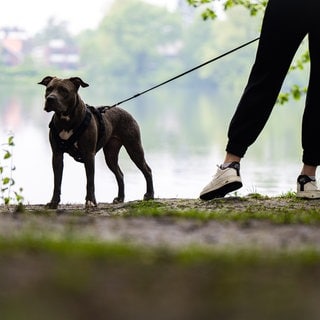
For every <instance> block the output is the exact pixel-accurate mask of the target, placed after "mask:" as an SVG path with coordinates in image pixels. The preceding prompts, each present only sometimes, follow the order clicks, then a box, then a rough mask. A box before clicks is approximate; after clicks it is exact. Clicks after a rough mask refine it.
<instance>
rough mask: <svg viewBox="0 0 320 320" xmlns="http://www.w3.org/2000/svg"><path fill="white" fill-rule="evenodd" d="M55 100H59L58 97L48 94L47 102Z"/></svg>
mask: <svg viewBox="0 0 320 320" xmlns="http://www.w3.org/2000/svg"><path fill="white" fill-rule="evenodd" d="M55 101H57V97H56V96H54V95H49V96H47V102H48V103H54V102H55Z"/></svg>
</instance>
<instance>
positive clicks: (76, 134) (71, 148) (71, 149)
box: [49, 105, 108, 163]
mask: <svg viewBox="0 0 320 320" xmlns="http://www.w3.org/2000/svg"><path fill="white" fill-rule="evenodd" d="M86 106H87V108H86V115H85V117H84V119H83V120H82V122H81V123H80V125H79V126H78V127H77V128H75V129H74V130H73V134H72V135H71V136H70V137H69V138H68V139H66V140H65V139H61V138H60V136H59V132H58V130H57V128H56V126H55V125H54V122H53V118H54V115H53V117H52V119H51V121H50V123H49V128H50V129H51V130H52V133H53V138H54V140H55V141H56V143H57V145H58V147H59V149H60V150H61V151H62V152H67V153H68V154H69V155H70V156H71V157H73V158H74V159H75V160H76V161H78V162H82V163H83V162H84V158H83V155H82V154H81V152H80V150H79V149H78V147H77V146H76V142H77V141H78V140H79V138H80V136H81V135H82V134H83V133H84V132H85V131H86V129H87V128H88V126H89V124H90V121H91V118H92V114H93V115H94V116H96V118H97V121H98V128H99V129H98V141H97V151H98V150H99V149H100V148H101V147H102V145H100V142H101V140H102V138H103V136H104V133H105V130H106V129H105V123H104V121H103V118H102V113H104V112H105V110H106V109H108V107H99V108H95V107H92V106H89V105H86Z"/></svg>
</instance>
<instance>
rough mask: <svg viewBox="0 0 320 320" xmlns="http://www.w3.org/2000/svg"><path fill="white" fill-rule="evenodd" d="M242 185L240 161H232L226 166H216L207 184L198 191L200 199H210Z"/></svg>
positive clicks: (219, 196)
mask: <svg viewBox="0 0 320 320" xmlns="http://www.w3.org/2000/svg"><path fill="white" fill-rule="evenodd" d="M241 187H242V182H241V177H240V163H239V162H232V163H230V164H229V166H228V167H226V168H224V169H223V168H222V167H221V166H218V170H217V172H216V174H215V175H214V176H213V179H212V180H211V182H210V183H209V184H207V185H206V186H205V187H204V188H203V190H202V191H201V193H200V199H202V200H211V199H214V198H222V197H224V196H225V195H226V194H227V193H229V192H232V191H234V190H237V189H239V188H241Z"/></svg>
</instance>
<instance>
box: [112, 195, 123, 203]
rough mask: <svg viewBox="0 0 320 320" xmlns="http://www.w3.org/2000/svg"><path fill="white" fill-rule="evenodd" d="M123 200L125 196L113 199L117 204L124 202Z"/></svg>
mask: <svg viewBox="0 0 320 320" xmlns="http://www.w3.org/2000/svg"><path fill="white" fill-rule="evenodd" d="M123 202H124V198H120V197H116V198H114V199H113V202H112V203H114V204H116V203H123Z"/></svg>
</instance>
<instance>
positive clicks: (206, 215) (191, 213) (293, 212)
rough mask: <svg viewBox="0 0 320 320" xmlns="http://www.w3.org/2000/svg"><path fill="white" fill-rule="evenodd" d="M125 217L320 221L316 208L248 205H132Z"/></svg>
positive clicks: (311, 222) (280, 221) (315, 222)
mask: <svg viewBox="0 0 320 320" xmlns="http://www.w3.org/2000/svg"><path fill="white" fill-rule="evenodd" d="M125 216H126V217H129V216H131V217H157V218H160V217H171V218H186V219H198V220H201V221H209V220H218V221H235V222H247V221H250V220H260V221H269V222H271V223H275V224H318V223H320V210H317V209H306V210H301V209H289V208H281V209H273V210H270V209H266V208H263V207H262V208H260V209H259V210H257V208H254V209H251V208H250V207H248V208H247V209H246V210H244V211H241V212H239V211H237V210H230V209H225V210H224V209H220V208H219V209H218V210H208V211H206V210H202V209H183V210H181V209H171V208H167V207H165V206H160V205H157V206H155V207H153V206H152V205H151V204H150V206H143V207H140V206H134V207H130V208H129V210H128V211H127V212H126V214H125Z"/></svg>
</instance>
